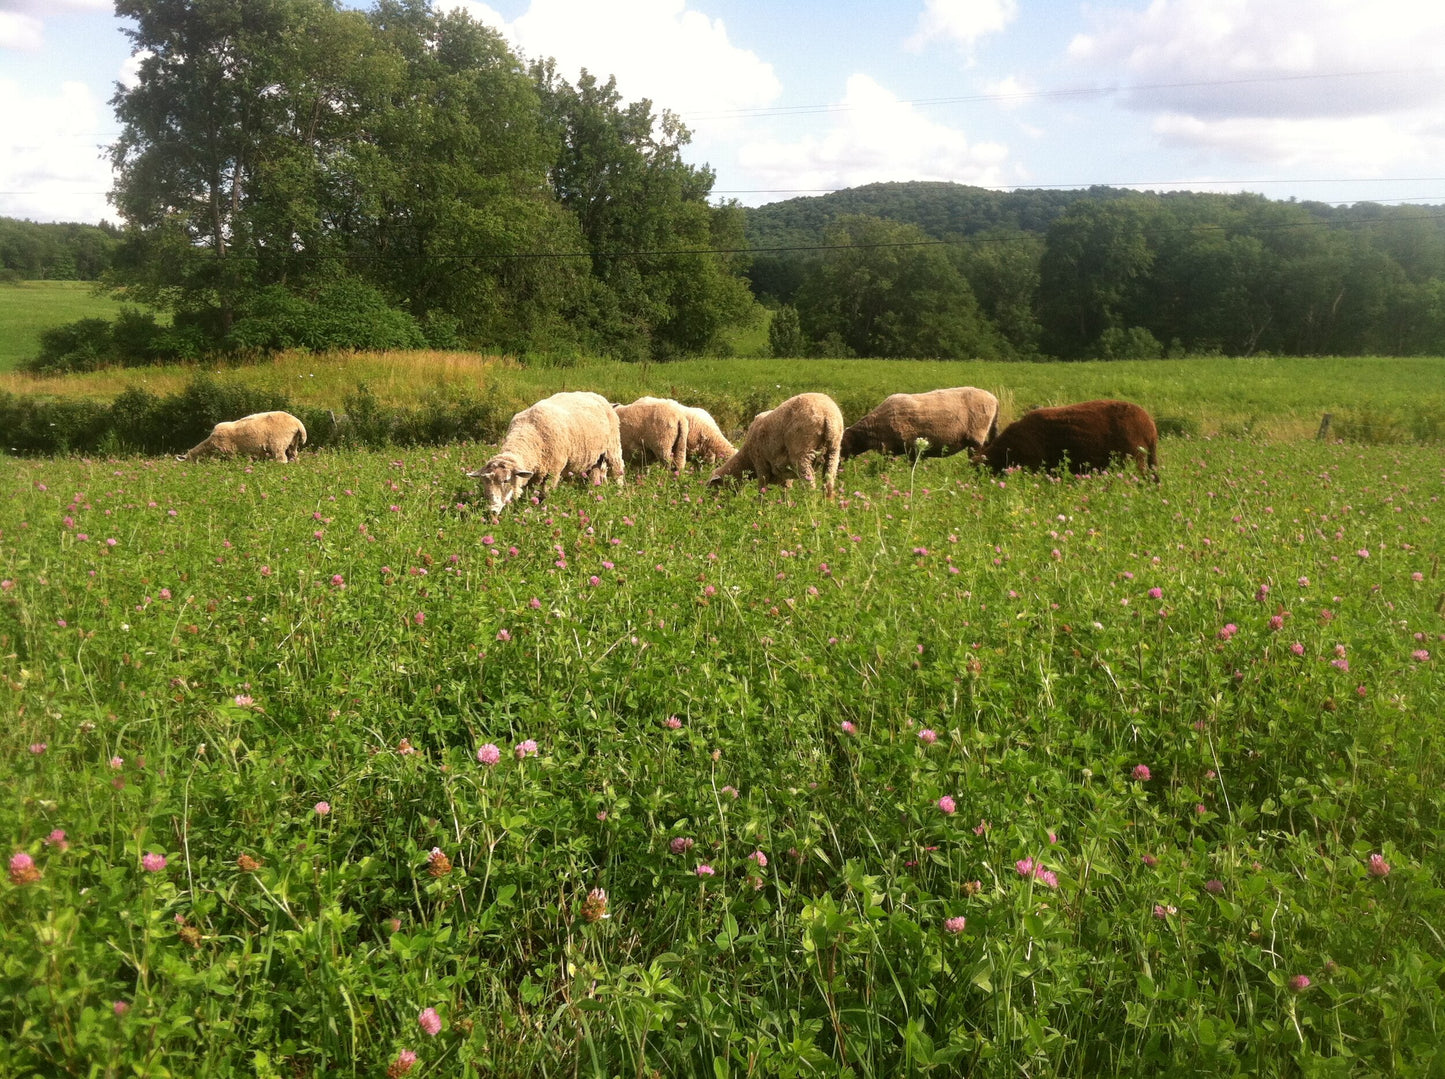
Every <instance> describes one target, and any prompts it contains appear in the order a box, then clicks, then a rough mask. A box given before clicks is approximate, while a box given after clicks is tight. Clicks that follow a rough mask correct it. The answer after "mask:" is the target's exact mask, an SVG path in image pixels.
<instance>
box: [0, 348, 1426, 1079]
mask: <svg viewBox="0 0 1445 1079" xmlns="http://www.w3.org/2000/svg"><path fill="white" fill-rule="evenodd" d="M1265 366H1266V369H1267V365H1265ZM800 368H801V365H797V364H789V365H779V366H778V367H776V368H774V370H776V371H777V372H778V373H777V375H775V376H774V378H773V381H772V382H771V383H768V384H766V385H757V386H750V385H743V384H739V385H738V387H737V388H736V389H735V390H733V391H732V392H735V393H737V394H739V395H743V394H749V393H759V394H766V393H768V392H773V393H781V392H783V391H784V390H786V389H789V388H792V387H793V386H795V385H797V383H796V382H794V381H792V380H793V379H802V378H804V377H806V376H807V375H808V374H809V373H810V371H827V372H831V373H832V376H833V377H836V378H838V379H840V380H842V379H847V378H849V377H850V376H851V377H855V378H860V379H861V378H864V377H866V372H867V370H868V368H867V367H866V366H865V365H856V366H849V365H842V364H837V365H820V366H819V367H816V368H812V369H802V370H800ZM1290 369H1291V370H1296V371H1298V370H1302V367H1294V368H1290ZM888 370H889V371H891V372H893V373H895V374H896V376H897V378H898V379H899V380H900V381H905V382H906V381H908V380H911V379H914V378H918V379H923V378H924V377H925V373H926V372H925V368H924V367H923V365H906V366H901V367H897V368H889V369H888ZM933 370H940V369H938V368H933ZM964 370H966V368H964V367H963V366H960V367H958V368H954V369H952V371H957V372H962V371H964ZM1011 370H1013V369H1011ZM1017 370H1019V371H1025V372H1027V371H1028V370H1030V369H1017ZM1157 370H1164V369H1163V368H1159V369H1157ZM1174 370H1177V368H1176V369H1174ZM680 371H687V372H690V373H691V374H692V375H693V376H694V377H696V378H698V379H699V380H702V379H704V378H709V379H713V380H714V381H713V382H712V383H711V384H712V385H714V386H717V387H723V386H725V385H726V384H725V382H724V379H725V378H726V377H727V376H726V374H725V373H724V368H723V367H722V366H721V365H719V366H717V367H710V366H708V365H701V364H699V365H693V366H688V367H685V366H683V365H677V366H674V367H669V368H655V369H653V376H654V377H657V378H660V379H667V378H669V377H672V376H674V375H676V374H677V373H678V372H680ZM599 372H600V373H599ZM1059 372H1060V373H1059V374H1058V376H1056V377H1059V378H1065V379H1072V378H1079V377H1082V376H1081V375H1080V374H1079V373H1078V372H1079V369H1078V368H1062V369H1059ZM505 373H506V374H507V376H508V377H511V372H505ZM1147 373H1148V372H1146V371H1145V370H1144V369H1143V368H1142V367H1125V366H1120V367H1118V368H1117V369H1115V372H1114V376H1113V377H1115V378H1118V379H1121V380H1126V379H1130V378H1140V379H1142V378H1143V377H1144V375H1145V374H1147ZM522 374H523V375H524V376H525V377H526V378H527V379H536V380H537V381H535V382H528V383H526V385H527V386H528V387H529V388H528V389H527V391H526V392H527V393H539V392H541V391H543V390H545V389H551V388H557V383H555V382H550V381H547V379H549V378H551V379H559V380H563V379H571V380H573V381H572V382H571V383H570V384H571V385H573V386H575V385H577V384H578V381H576V380H578V379H580V378H599V379H600V378H603V377H606V378H610V379H617V380H618V381H617V382H616V383H612V385H617V386H619V387H622V386H623V385H625V384H624V383H623V382H622V378H623V375H624V374H627V372H622V371H618V370H616V369H612V368H603V369H594V368H585V369H574V370H571V371H557V372H552V373H550V374H549V375H547V376H546V378H544V377H543V373H541V372H532V371H527V372H523V373H522ZM639 374H640V372H639ZM785 374H786V378H787V379H788V381H787V382H786V383H785V382H784V375H785ZM1042 375H1043V373H1042V372H1041V373H1040V377H1042ZM1019 377H1020V378H1022V377H1023V376H1022V375H1020V376H1019ZM948 381H955V379H949V380H948ZM969 381H984V380H974V379H969ZM626 385H631V386H640V385H641V383H630V384H626ZM647 385H648V387H649V388H654V387H661V386H665V385H666V383H665V382H652V383H648V384H647ZM1014 385H1023V386H1024V387H1025V388H1024V389H1022V390H1020V391H1018V392H1017V394H1016V396H1015V401H1016V402H1019V403H1022V402H1023V401H1026V400H1031V399H1032V398H1033V397H1034V395H1035V394H1041V392H1042V388H1043V387H1044V385H1045V384H1044V383H1042V382H1040V383H1018V382H1015V383H1014ZM1068 385H1069V387H1070V390H1069V391H1068V392H1069V393H1070V394H1071V395H1073V394H1075V393H1077V389H1078V384H1076V383H1068ZM1158 386H1159V384H1158V383H1146V382H1139V383H1131V382H1128V381H1119V382H1114V383H1109V384H1107V385H1105V386H1102V387H1101V389H1103V390H1105V391H1106V392H1114V391H1115V390H1117V391H1119V392H1121V393H1123V394H1125V395H1128V396H1136V394H1133V393H1128V392H1127V391H1130V390H1131V389H1139V390H1140V391H1141V392H1144V391H1147V392H1160V393H1163V392H1164V391H1163V390H1160V389H1158ZM850 388H851V389H853V390H856V391H857V392H864V391H865V390H866V389H867V386H866V385H865V384H863V383H861V382H848V383H847V384H840V385H839V386H838V387H837V389H838V390H839V392H840V393H847V392H849V390H850ZM1317 388H1318V386H1317V384H1316V389H1317ZM1228 389H1229V391H1230V392H1234V389H1235V388H1234V387H1229V388H1228ZM717 392H720V393H721V392H723V390H722V389H721V388H719V389H718V390H717ZM868 392H872V391H868ZM1169 392H1171V393H1177V394H1178V397H1177V398H1174V400H1177V401H1178V402H1179V405H1180V407H1181V408H1182V407H1183V406H1184V404H1185V403H1187V402H1188V394H1187V391H1186V390H1185V389H1184V388H1183V387H1181V388H1180V389H1179V390H1177V391H1169ZM1241 392H1243V391H1241ZM1278 392H1279V393H1280V394H1281V395H1283V396H1289V395H1294V396H1289V399H1290V400H1292V401H1298V402H1300V403H1299V404H1298V405H1297V406H1295V407H1298V408H1300V409H1301V410H1303V409H1304V408H1305V407H1306V403H1307V404H1308V407H1309V408H1310V409H1313V408H1315V407H1318V406H1319V404H1320V401H1318V400H1315V399H1311V398H1309V397H1308V395H1309V394H1310V393H1311V392H1314V390H1311V389H1310V388H1309V387H1304V388H1301V387H1299V386H1294V385H1289V384H1288V382H1287V380H1285V381H1282V382H1280V383H1279V384H1278ZM1383 392H1394V391H1393V390H1389V388H1388V387H1386V388H1385V391H1383ZM469 460H470V454H467V453H463V452H461V451H459V450H457V449H456V448H454V447H448V446H441V447H423V448H416V449H410V450H399V449H391V450H386V451H376V452H341V451H335V450H326V451H324V452H320V453H309V452H308V453H307V454H305V455H303V457H302V459H301V460H300V461H299V462H297V463H295V464H294V465H290V466H276V465H262V464H249V463H246V462H239V461H238V462H229V463H227V462H212V463H206V464H202V465H195V464H192V465H185V464H178V463H176V462H173V461H166V460H148V459H142V458H135V457H114V458H110V459H105V458H100V457H96V458H93V459H90V460H82V459H79V458H68V459H6V460H4V461H0V476H3V480H4V482H5V485H6V489H7V490H8V491H10V492H12V494H11V497H10V498H9V499H7V500H6V501H5V503H4V505H3V509H0V677H3V683H0V696H3V700H4V706H5V709H6V715H7V717H8V720H9V722H7V723H6V724H5V725H4V728H3V733H0V752H3V754H4V759H5V760H6V761H7V762H9V764H8V766H7V767H8V776H7V782H6V784H5V785H4V789H3V791H0V837H3V841H4V842H5V843H6V844H8V849H7V851H6V856H7V857H8V858H9V859H10V862H9V866H10V871H9V878H8V880H0V1074H4V1075H15V1076H30V1075H35V1076H50V1075H64V1074H84V1075H97V1076H99V1075H162V1074H169V1075H186V1076H322V1075H327V1076H333V1075H347V1076H381V1075H385V1074H392V1075H400V1074H404V1073H407V1074H411V1075H413V1076H415V1075H437V1076H440V1075H462V1074H481V1075H497V1076H564V1075H565V1076H599V1077H601V1076H628V1077H631V1076H652V1075H660V1076H691V1075H698V1076H702V1075H706V1076H713V1077H722V1076H738V1077H742V1076H765V1075H766V1076H815V1075H816V1076H845V1075H846V1076H877V1077H885V1076H886V1077H895V1076H913V1075H920V1076H921V1075H930V1074H931V1075H975V1076H999V1077H1005V1076H1007V1077H1016V1076H1019V1075H1073V1076H1099V1075H1130V1076H1133V1075H1179V1074H1191V1075H1198V1076H1239V1075H1250V1076H1300V1075H1319V1076H1335V1075H1339V1076H1352V1075H1380V1074H1394V1075H1408V1076H1420V1077H1425V1076H1431V1075H1438V1074H1439V1073H1440V1070H1441V1068H1442V1066H1445V1055H1442V1053H1445V1050H1442V1046H1445V1037H1442V1025H1445V949H1442V946H1441V940H1442V933H1445V924H1442V913H1441V912H1442V911H1445V890H1442V885H1441V882H1442V879H1445V856H1442V847H1441V839H1440V837H1441V834H1442V826H1445V819H1442V808H1445V793H1442V791H1445V729H1442V725H1441V716H1442V712H1445V679H1442V676H1441V667H1440V663H1441V655H1442V654H1445V617H1442V614H1441V612H1442V610H1445V591H1442V590H1445V584H1442V577H1441V574H1440V565H1439V561H1440V553H1441V545H1440V524H1441V514H1442V512H1445V511H1442V508H1441V497H1442V495H1445V461H1442V458H1441V455H1440V450H1439V448H1438V446H1384V447H1366V446H1361V445H1357V444H1339V443H1335V444H1329V443H1316V442H1314V441H1312V440H1310V439H1305V440H1303V441H1298V442H1273V443H1265V442H1262V441H1260V440H1258V439H1257V438H1255V439H1247V440H1246V439H1234V438H1214V439H1207V440H1206V439H1203V438H1195V439H1183V438H1177V439H1171V440H1170V441H1169V442H1168V443H1167V445H1166V449H1165V454H1164V457H1163V461H1164V468H1163V479H1162V482H1161V483H1159V484H1158V485H1155V484H1151V483H1145V482H1140V481H1138V480H1136V479H1134V478H1131V477H1127V476H1125V477H1094V478H1086V479H1072V478H1064V479H1058V478H1051V477H1046V476H1036V475H1026V474H1013V475H1006V476H1002V477H994V476H991V475H987V474H983V473H979V472H976V471H974V470H973V469H972V468H971V467H970V466H969V465H968V464H967V463H966V462H965V461H963V460H962V459H960V458H958V457H954V458H949V459H944V460H925V461H923V462H921V463H919V464H918V465H917V467H916V468H910V467H909V466H907V465H906V464H905V463H903V462H900V461H896V460H894V461H888V460H882V459H880V458H877V457H876V456H867V457H864V458H859V459H856V460H854V461H852V462H849V463H848V464H847V466H846V469H845V472H844V474H843V478H842V483H841V485H840V487H841V491H840V495H841V496H840V498H839V499H838V500H837V501H836V502H827V501H825V500H823V499H822V498H821V497H820V496H819V495H817V494H815V493H813V492H809V491H806V490H793V491H783V490H773V491H769V492H766V493H761V494H760V492H758V490H757V489H756V488H744V489H742V490H741V491H739V492H737V493H728V492H720V491H715V490H709V489H707V488H706V487H705V486H703V485H702V484H701V482H700V481H701V477H700V476H699V475H698V474H696V473H687V474H685V475H683V476H682V477H678V478H675V477H673V476H671V475H669V474H666V473H665V472H663V471H660V470H657V471H653V472H651V473H644V472H641V471H636V470H634V471H633V472H631V473H629V475H628V477H627V478H628V483H627V484H626V486H625V487H616V486H608V487H605V488H601V487H599V488H589V487H584V486H571V485H568V486H564V487H563V488H562V489H560V490H559V491H558V492H557V494H556V495H555V496H554V498H553V499H552V500H551V501H550V502H549V503H548V504H546V505H522V506H519V507H516V508H514V509H510V510H508V512H507V513H506V514H505V515H504V516H503V517H502V518H501V519H500V520H497V521H492V520H489V519H487V518H486V517H485V516H482V515H477V514H473V513H470V512H468V511H467V510H466V509H465V508H464V507H458V505H457V495H458V490H457V489H458V486H459V481H460V480H461V471H462V467H463V466H464V465H465V464H466V463H469ZM413 1054H414V1057H415V1059H414V1061H413V1059H412V1055H413Z"/></svg>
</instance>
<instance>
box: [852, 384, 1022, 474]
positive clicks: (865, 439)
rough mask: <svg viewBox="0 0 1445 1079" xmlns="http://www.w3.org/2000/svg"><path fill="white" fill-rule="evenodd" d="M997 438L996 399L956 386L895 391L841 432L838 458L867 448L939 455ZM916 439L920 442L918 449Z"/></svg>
mask: <svg viewBox="0 0 1445 1079" xmlns="http://www.w3.org/2000/svg"><path fill="white" fill-rule="evenodd" d="M997 434H998V398H997V397H995V396H994V395H993V394H991V393H989V392H988V391H987V390H980V389H977V388H975V387H973V386H959V387H955V388H954V389H947V390H929V391H928V392H927V393H895V394H893V395H891V396H889V397H885V398H884V399H883V403H882V404H880V405H879V406H878V407H877V408H875V409H874V410H873V411H872V412H870V413H868V415H866V416H864V417H863V418H862V419H861V420H859V421H858V422H857V423H855V424H853V425H852V426H851V427H849V428H848V429H847V430H845V431H844V432H843V449H842V453H843V458H844V460H847V459H848V458H849V457H856V456H858V455H859V454H860V453H867V452H868V451H869V450H878V451H880V452H881V453H904V454H907V455H908V456H910V457H919V456H923V455H930V456H936V457H943V456H946V455H948V454H951V453H957V452H958V451H959V450H961V449H965V448H966V449H970V450H976V449H980V448H982V446H983V445H984V443H986V442H987V441H988V440H989V439H991V438H993V437H994V436H995V435H997ZM919 439H924V440H925V443H926V444H925V445H923V446H920V445H919V443H918V440H919Z"/></svg>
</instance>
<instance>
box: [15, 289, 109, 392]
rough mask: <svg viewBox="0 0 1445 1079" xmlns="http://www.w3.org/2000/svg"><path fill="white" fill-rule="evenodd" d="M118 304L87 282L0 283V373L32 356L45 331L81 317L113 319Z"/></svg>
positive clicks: (38, 346)
mask: <svg viewBox="0 0 1445 1079" xmlns="http://www.w3.org/2000/svg"><path fill="white" fill-rule="evenodd" d="M121 306H122V305H121V302H120V300H118V299H116V298H114V297H113V296H110V295H103V296H97V295H96V294H95V284H94V282H89V281H5V282H0V373H3V372H7V371H12V370H14V369H15V368H17V367H19V366H20V364H21V362H22V361H23V360H28V359H31V358H32V357H34V356H35V355H36V354H37V353H38V352H39V349H40V335H41V333H43V332H44V331H45V330H52V329H55V328H56V327H57V326H61V325H64V324H65V323H68V322H76V321H78V320H80V319H86V318H114V317H115V316H116V315H118V314H120V311H121Z"/></svg>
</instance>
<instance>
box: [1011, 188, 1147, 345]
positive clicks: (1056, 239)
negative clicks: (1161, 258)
mask: <svg viewBox="0 0 1445 1079" xmlns="http://www.w3.org/2000/svg"><path fill="white" fill-rule="evenodd" d="M1152 262H1153V256H1152V254H1151V252H1150V250H1149V245H1148V243H1147V242H1146V241H1145V237H1144V219H1143V212H1142V210H1141V209H1139V208H1137V207H1136V206H1134V205H1132V204H1130V203H1126V202H1109V203H1103V202H1083V203H1079V204H1078V205H1076V206H1075V207H1074V208H1073V209H1072V210H1070V211H1069V212H1068V213H1067V214H1065V215H1064V216H1063V217H1061V218H1059V219H1058V220H1057V221H1055V222H1054V223H1053V224H1052V225H1051V226H1049V231H1048V235H1047V237H1046V239H1045V245H1044V253H1043V256H1042V258H1041V260H1040V264H1039V296H1040V302H1039V316H1040V321H1041V322H1042V324H1043V331H1044V334H1043V345H1044V349H1045V351H1047V352H1049V353H1050V354H1052V355H1055V356H1060V357H1062V358H1064V359H1080V358H1083V357H1085V356H1089V355H1094V354H1095V353H1096V352H1097V346H1098V342H1099V338H1100V336H1101V335H1102V334H1103V333H1104V331H1105V330H1108V329H1127V328H1128V326H1129V325H1131V323H1130V321H1129V317H1128V315H1129V312H1130V311H1131V310H1132V309H1137V308H1138V307H1139V304H1138V295H1139V293H1138V290H1139V286H1140V285H1141V284H1142V282H1143V280H1144V277H1145V275H1146V274H1147V273H1148V271H1149V268H1150V266H1151V264H1152Z"/></svg>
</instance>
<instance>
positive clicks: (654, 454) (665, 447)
mask: <svg viewBox="0 0 1445 1079" xmlns="http://www.w3.org/2000/svg"><path fill="white" fill-rule="evenodd" d="M612 410H613V411H614V412H616V413H617V423H618V426H619V428H620V431H621V438H622V456H623V457H624V458H626V459H627V460H629V461H634V460H636V461H642V462H646V461H647V460H649V459H650V458H655V459H657V460H659V461H666V462H667V463H668V464H669V465H671V466H672V468H673V470H674V471H676V472H681V471H682V470H683V468H684V466H686V464H687V444H688V425H689V417H688V410H687V409H686V408H685V407H684V406H683V405H681V404H679V403H678V402H676V401H672V400H669V399H667V398H664V397H639V398H638V399H637V400H636V401H633V402H632V404H630V405H613V406H612Z"/></svg>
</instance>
